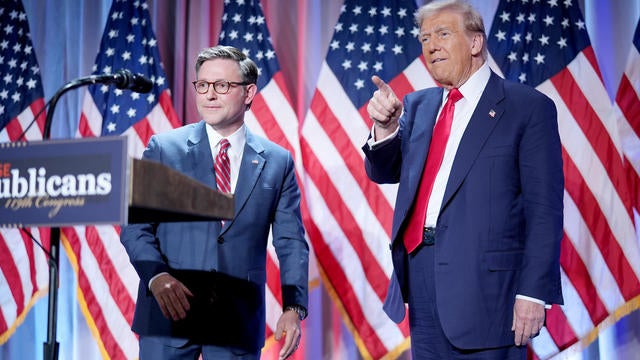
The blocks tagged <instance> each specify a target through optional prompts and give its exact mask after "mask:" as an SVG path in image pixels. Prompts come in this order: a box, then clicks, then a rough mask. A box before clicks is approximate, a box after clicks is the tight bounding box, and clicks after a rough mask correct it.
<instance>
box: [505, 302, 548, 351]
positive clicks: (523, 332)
mask: <svg viewBox="0 0 640 360" xmlns="http://www.w3.org/2000/svg"><path fill="white" fill-rule="evenodd" d="M544 317H545V311H544V305H542V304H538V303H536V302H533V301H529V300H525V299H516V303H515V305H514V306H513V325H512V326H511V331H513V332H514V336H515V344H516V346H521V345H526V344H527V341H529V339H532V338H534V337H536V336H538V334H539V333H540V329H542V325H544Z"/></svg>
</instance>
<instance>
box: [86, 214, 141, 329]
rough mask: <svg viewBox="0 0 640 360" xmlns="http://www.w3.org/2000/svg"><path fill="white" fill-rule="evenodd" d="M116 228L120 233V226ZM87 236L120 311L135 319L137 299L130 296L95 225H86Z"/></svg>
mask: <svg viewBox="0 0 640 360" xmlns="http://www.w3.org/2000/svg"><path fill="white" fill-rule="evenodd" d="M114 229H115V230H116V231H117V233H118V234H119V233H120V227H119V226H114ZM86 238H87V244H88V245H89V249H90V250H91V253H92V254H93V256H94V257H95V258H96V259H100V261H98V265H99V266H100V272H101V273H102V276H103V277H104V279H105V281H106V282H107V283H108V284H109V293H111V296H112V297H113V300H114V302H115V303H116V304H117V305H118V308H119V309H120V312H121V313H122V314H123V315H124V316H125V317H127V319H128V320H129V321H133V312H134V308H135V301H134V299H132V298H131V296H129V292H127V287H126V285H125V284H124V282H123V281H122V278H121V277H120V274H119V273H118V270H117V269H116V268H115V266H114V265H113V263H112V262H111V259H110V258H109V255H108V254H107V250H106V248H105V243H104V242H103V241H102V239H101V238H100V234H98V231H97V229H96V227H95V226H87V227H86Z"/></svg>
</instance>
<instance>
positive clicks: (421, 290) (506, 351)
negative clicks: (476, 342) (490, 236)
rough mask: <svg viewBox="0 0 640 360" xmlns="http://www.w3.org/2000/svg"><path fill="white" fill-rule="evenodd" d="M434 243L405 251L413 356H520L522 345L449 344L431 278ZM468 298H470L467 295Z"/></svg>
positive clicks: (501, 359) (425, 359)
mask: <svg viewBox="0 0 640 360" xmlns="http://www.w3.org/2000/svg"><path fill="white" fill-rule="evenodd" d="M434 250H435V246H433V245H431V246H425V245H424V244H423V245H421V246H420V247H419V248H418V249H416V250H415V251H414V252H413V253H412V254H410V255H409V329H410V332H411V355H412V358H413V359H416V360H418V359H419V360H430V359H433V360H449V359H450V360H471V359H473V360H524V359H526V356H527V353H526V346H520V347H517V346H515V344H514V345H513V346H508V347H500V348H493V349H480V350H478V349H474V350H464V349H459V348H456V347H455V346H453V345H452V344H451V342H450V341H449V339H448V338H447V336H446V335H445V333H444V331H443V330H442V325H441V323H440V318H439V316H438V308H437V305H436V297H435V296H436V293H435V281H434V270H435V263H434ZM469 301H474V300H473V299H469Z"/></svg>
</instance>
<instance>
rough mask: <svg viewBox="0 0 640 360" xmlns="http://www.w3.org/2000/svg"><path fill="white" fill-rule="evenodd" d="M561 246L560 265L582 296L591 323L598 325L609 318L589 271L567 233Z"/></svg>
mask: <svg viewBox="0 0 640 360" xmlns="http://www.w3.org/2000/svg"><path fill="white" fill-rule="evenodd" d="M560 246H561V251H560V265H561V266H562V268H563V269H564V271H565V273H566V274H567V278H568V279H569V281H571V284H573V287H574V288H575V289H576V292H577V293H578V294H579V295H580V299H582V303H583V304H584V306H585V308H586V309H587V311H588V312H589V316H590V317H591V321H592V322H593V323H594V324H597V323H598V322H599V321H601V320H602V319H604V318H606V317H607V315H608V311H607V308H606V307H605V306H604V303H602V301H601V299H600V295H599V294H598V290H597V289H596V287H595V285H594V284H593V281H592V280H591V277H590V276H589V270H588V269H587V266H586V265H585V263H584V262H583V261H582V259H581V258H580V255H579V254H578V252H577V251H576V249H575V247H574V246H573V243H572V242H571V240H570V239H569V237H568V235H567V234H566V233H565V235H564V238H563V239H562V242H561V244H560Z"/></svg>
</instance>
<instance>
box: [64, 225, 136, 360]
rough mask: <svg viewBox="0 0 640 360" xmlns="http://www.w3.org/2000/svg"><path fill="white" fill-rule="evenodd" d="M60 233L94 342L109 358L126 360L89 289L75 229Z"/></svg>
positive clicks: (89, 281)
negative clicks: (72, 261) (93, 328)
mask: <svg viewBox="0 0 640 360" xmlns="http://www.w3.org/2000/svg"><path fill="white" fill-rule="evenodd" d="M62 231H63V233H64V235H65V236H64V237H63V241H66V243H67V244H68V248H69V249H71V251H72V252H73V254H74V255H75V257H76V260H77V276H78V287H79V289H80V291H79V293H80V296H82V297H83V298H84V300H85V303H86V305H87V310H88V311H89V314H90V315H91V317H90V319H89V318H88V319H87V320H89V321H90V320H93V322H94V324H95V326H96V329H97V330H98V333H99V337H97V338H96V341H97V342H98V343H99V346H100V343H102V346H101V347H104V348H105V349H107V351H108V353H109V355H110V357H112V358H114V359H126V355H125V354H124V352H123V350H122V348H121V347H120V345H119V344H118V341H117V340H116V339H115V337H114V335H113V334H112V333H111V331H110V330H109V327H108V325H107V322H108V320H107V319H105V316H104V314H103V312H102V308H101V307H100V303H99V302H98V300H96V296H95V294H94V292H93V290H92V288H91V285H90V283H91V279H89V278H88V276H87V273H86V272H85V269H84V267H83V266H82V253H81V248H82V244H81V242H80V239H79V238H78V234H77V232H76V229H75V228H64V229H62ZM96 261H99V259H96Z"/></svg>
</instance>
